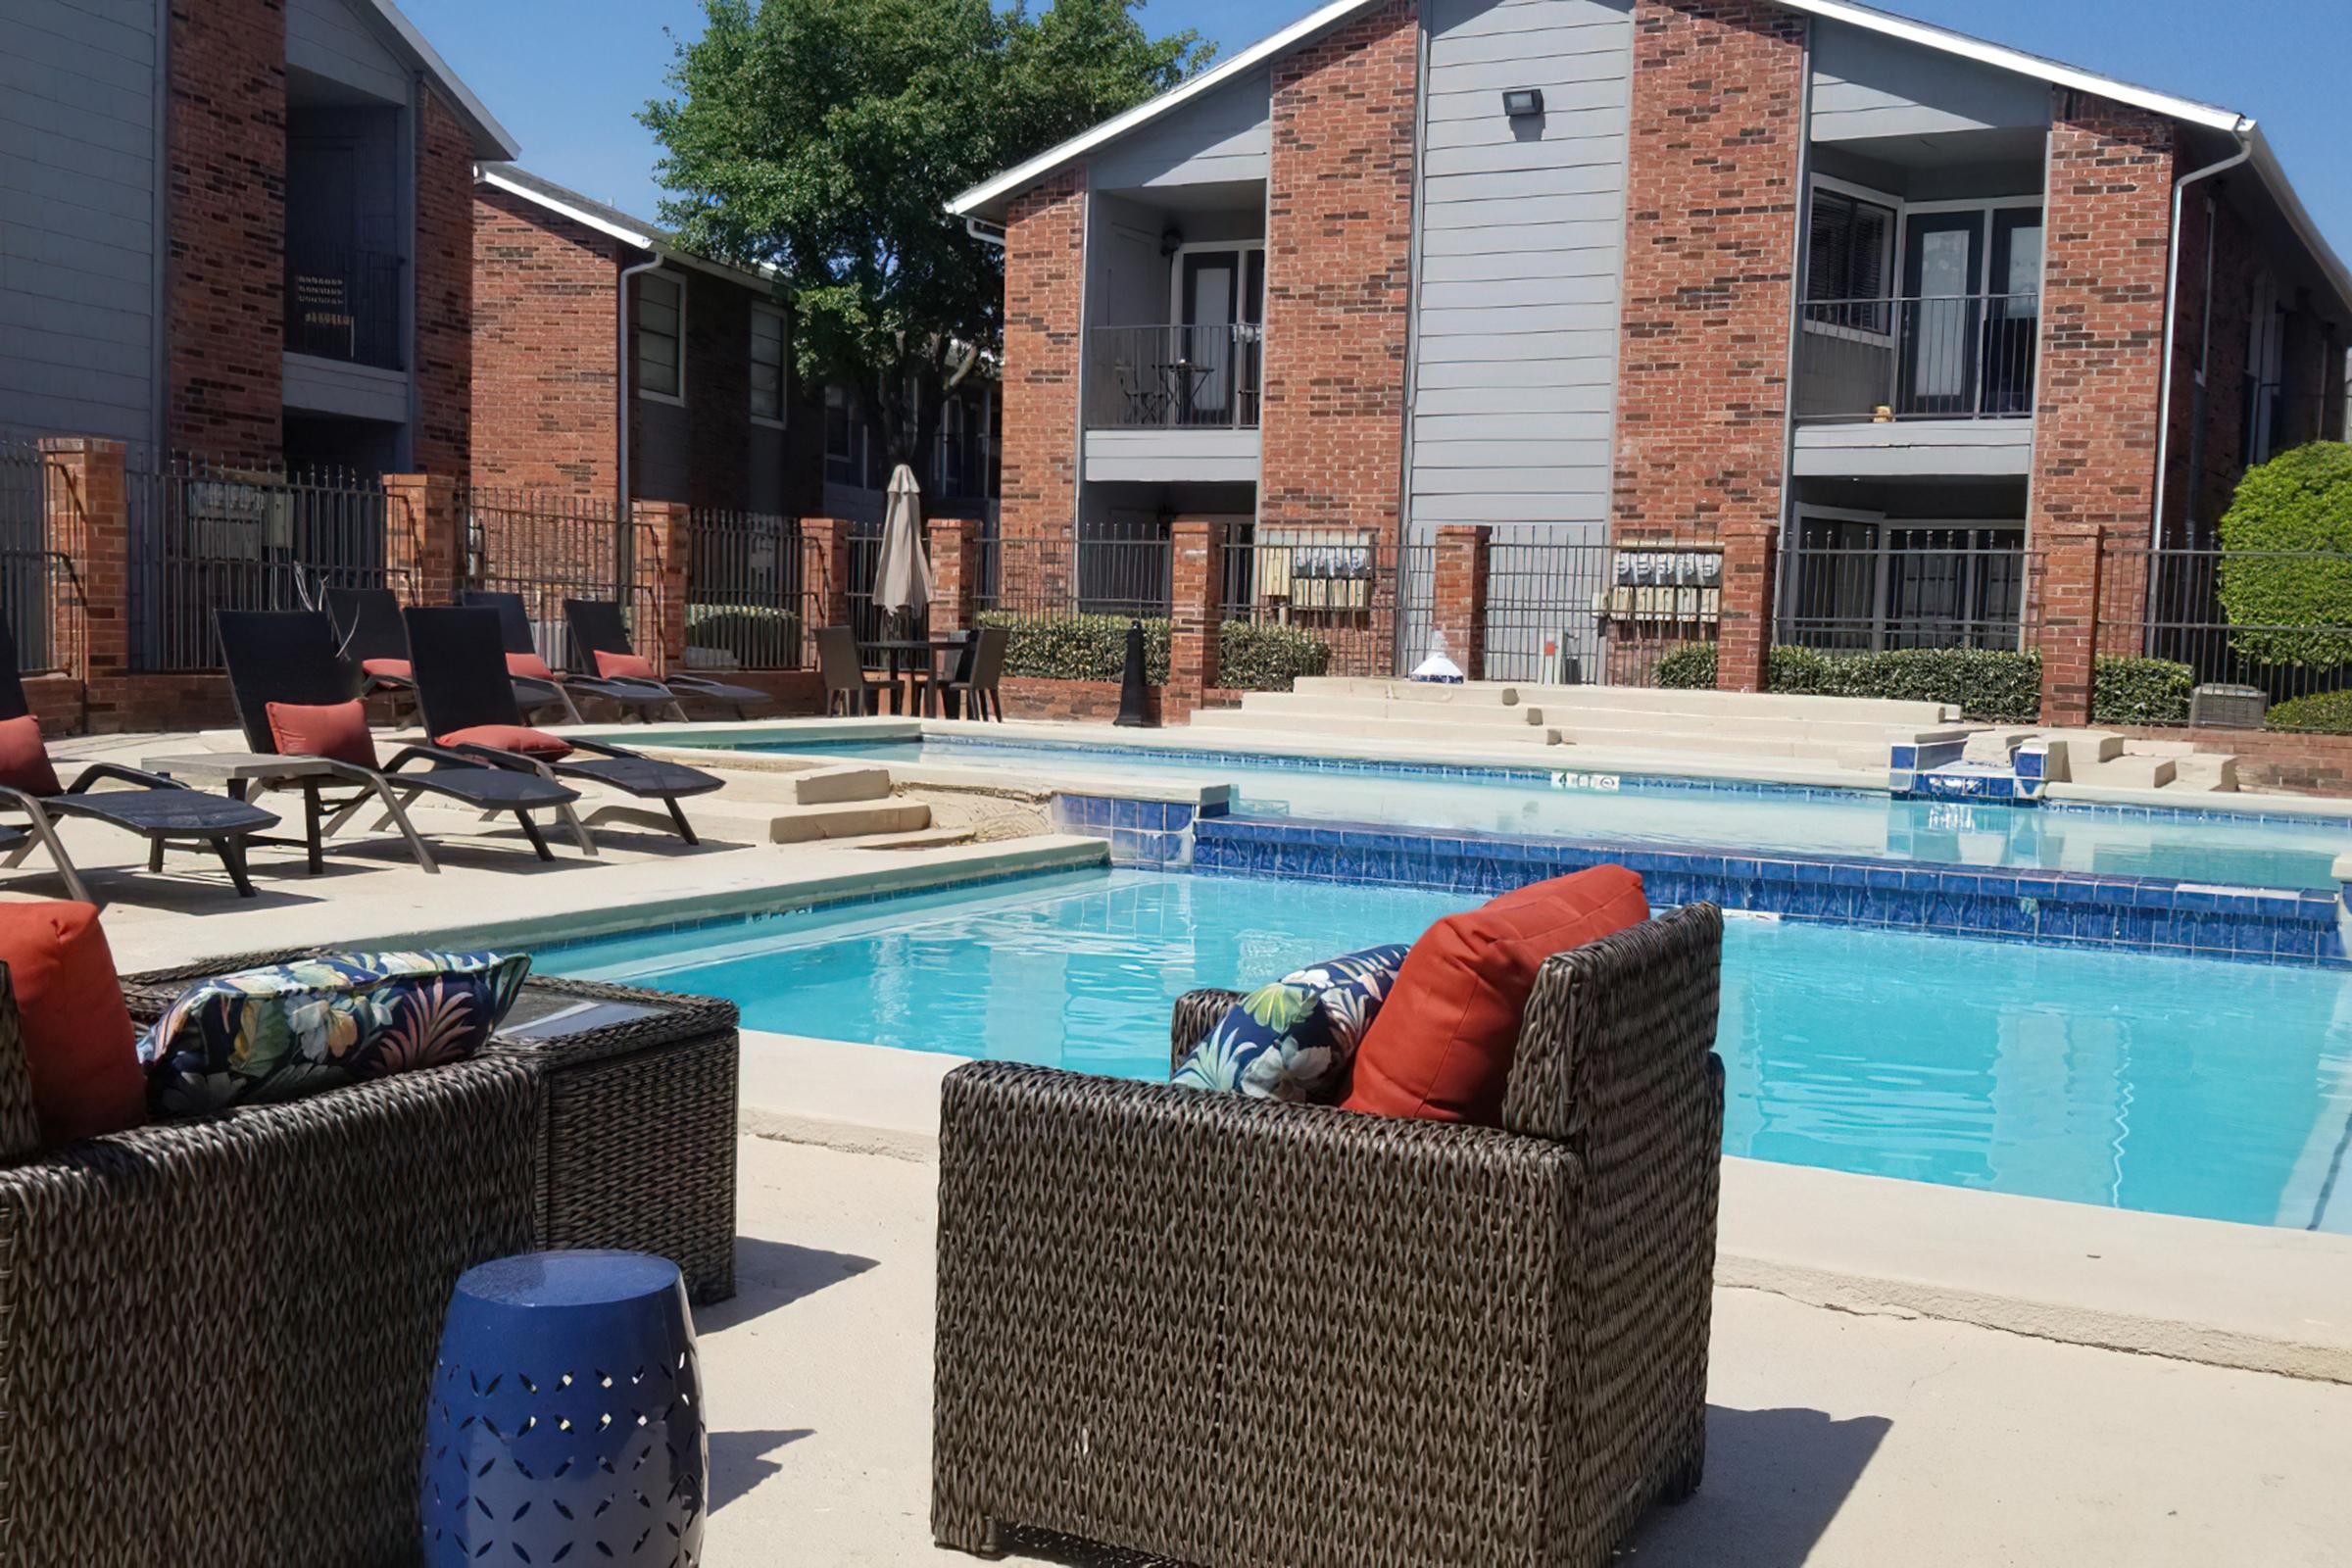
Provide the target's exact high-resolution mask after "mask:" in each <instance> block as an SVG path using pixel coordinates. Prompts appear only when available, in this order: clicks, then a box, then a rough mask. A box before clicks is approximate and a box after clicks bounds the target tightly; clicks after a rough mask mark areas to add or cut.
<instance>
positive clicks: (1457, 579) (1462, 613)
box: [1408, 522, 1495, 680]
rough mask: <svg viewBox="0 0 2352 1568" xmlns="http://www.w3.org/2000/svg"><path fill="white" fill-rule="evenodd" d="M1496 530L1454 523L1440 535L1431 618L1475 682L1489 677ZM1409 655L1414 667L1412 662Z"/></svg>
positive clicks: (1448, 650)
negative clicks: (1490, 588)
mask: <svg viewBox="0 0 2352 1568" xmlns="http://www.w3.org/2000/svg"><path fill="white" fill-rule="evenodd" d="M1494 533H1495V530H1494V529H1492V528H1489V527H1486V526H1484V525H1478V526H1473V525H1471V524H1468V523H1455V522H1449V523H1447V524H1446V525H1445V526H1444V527H1442V528H1440V529H1439V530H1438V547H1437V564H1436V567H1435V570H1434V571H1433V573H1432V576H1433V578H1434V587H1433V590H1432V593H1431V596H1430V597H1431V606H1432V611H1431V615H1432V620H1433V623H1434V624H1435V626H1436V627H1437V629H1438V630H1439V631H1441V632H1443V633H1445V634H1446V655H1447V657H1448V658H1450V659H1452V661H1453V662H1455V663H1456V664H1459V665H1460V666H1461V670H1462V673H1463V675H1465V676H1466V677H1468V678H1469V679H1471V680H1484V679H1486V678H1487V569H1488V560H1489V556H1488V548H1489V541H1491V540H1492V539H1493V537H1494ZM1408 662H1412V661H1411V660H1410V657H1409V654H1408Z"/></svg>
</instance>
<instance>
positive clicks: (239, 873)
mask: <svg viewBox="0 0 2352 1568" xmlns="http://www.w3.org/2000/svg"><path fill="white" fill-rule="evenodd" d="M30 711H31V709H30V708H28V707H27V706H26V705H25V682H24V679H23V677H22V676H21V675H20V673H19V672H18V669H17V638H16V634H15V632H14V631H12V630H11V629H10V628H9V627H8V626H7V625H5V624H0V720H5V719H11V718H22V717H24V716H25V714H26V713H28V712H30ZM93 784H127V785H129V786H131V787H130V788H128V789H120V790H94V789H92V788H91V787H90V786H91V785H93ZM0 811H21V812H23V813H24V815H25V818H26V821H27V823H28V825H29V826H30V828H31V830H32V831H31V833H30V834H29V836H28V835H25V834H22V833H19V834H17V835H16V837H15V838H14V839H13V840H10V841H8V842H7V843H5V844H0V849H4V850H5V851H6V858H5V859H0V865H5V866H10V867H14V866H17V865H21V864H23V863H24V860H25V857H26V856H28V855H30V854H31V853H32V852H33V850H34V849H35V848H36V847H38V848H41V849H45V850H47V851H48V852H49V859H50V862H51V863H52V864H54V865H55V866H56V867H57V874H58V875H59V876H61V877H63V878H64V879H65V883H66V891H67V893H68V894H70V895H71V896H72V897H73V898H75V899H78V900H80V901H81V902H82V903H84V904H94V903H96V902H97V901H96V900H95V899H92V898H91V897H90V890H89V889H88V888H87V887H85V886H83V884H82V880H81V873H80V872H79V871H78V870H76V869H74V866H73V858H71V857H70V856H68V855H67V854H66V847H65V845H63V844H61V843H60V842H58V837H57V827H56V820H57V818H59V817H61V816H86V817H88V818H89V819H90V820H92V821H94V822H104V823H106V824H107V825H108V826H109V827H119V828H121V829H122V830H123V832H125V833H136V834H138V835H139V836H140V837H141V838H143V839H145V840H146V841H147V869H149V870H150V871H161V870H162V869H163V868H164V851H165V850H166V849H167V848H172V847H175V846H176V847H185V848H189V849H196V848H203V849H209V850H211V851H212V852H213V853H214V854H215V855H217V856H219V857H220V858H221V865H222V866H223V867H224V868H226V870H227V872H228V880H229V881H230V883H231V884H233V885H234V886H235V888H236V890H237V897H239V898H241V899H250V898H252V897H253V880H252V878H250V877H249V876H247V875H246V874H245V850H246V842H247V841H248V840H249V839H251V838H252V837H253V836H254V835H255V834H257V833H260V832H262V831H263V830H264V829H266V828H272V827H275V826H277V818H276V817H274V816H272V815H271V814H270V813H269V812H268V811H265V810H263V809H261V808H260V807H258V806H248V805H247V804H246V803H244V802H243V801H232V800H230V799H228V797H226V796H224V795H207V794H205V793H203V792H202V791H200V790H192V789H190V788H188V786H186V785H185V784H182V783H180V782H179V781H178V780H177V779H169V778H166V777H164V776H163V775H162V774H161V773H149V772H146V771H144V770H143V769H140V768H135V767H125V766H123V764H122V763H120V762H93V763H92V764H90V765H89V766H88V767H85V768H83V769H82V770H81V774H80V776H79V777H77V778H76V779H74V780H73V783H72V784H71V785H68V786H67V787H66V788H65V789H63V790H61V791H59V792H58V793H56V794H54V795H35V794H33V793H31V792H30V791H27V790H19V789H10V788H8V787H6V786H4V785H0Z"/></svg>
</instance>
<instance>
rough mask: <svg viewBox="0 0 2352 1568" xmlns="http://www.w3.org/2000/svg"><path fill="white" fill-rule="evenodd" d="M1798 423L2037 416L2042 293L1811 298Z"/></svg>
mask: <svg viewBox="0 0 2352 1568" xmlns="http://www.w3.org/2000/svg"><path fill="white" fill-rule="evenodd" d="M1799 315H1800V319H1801V323H1802V325H1801V329H1800V330H1799V332H1798V334H1797V349H1796V382H1795V387H1794V391H1793V396H1794V398H1795V410H1796V417H1797V418H1798V419H1800V420H1836V421H1844V420H1859V419H1872V418H1891V419H1995V418H2015V417H2023V416H2026V415H2030V414H2032V413H2033V412H2034V356H2035V353H2036V350H2037V345H2038V343H2039V341H2040V332H2041V296H2040V295H2038V294H1963V295H1954V296H1946V297H1940V298H1917V299H1896V298H1887V299H1851V300H1807V301H1806V302H1805V304H1804V306H1803V307H1802V309H1801V311H1800V313H1799Z"/></svg>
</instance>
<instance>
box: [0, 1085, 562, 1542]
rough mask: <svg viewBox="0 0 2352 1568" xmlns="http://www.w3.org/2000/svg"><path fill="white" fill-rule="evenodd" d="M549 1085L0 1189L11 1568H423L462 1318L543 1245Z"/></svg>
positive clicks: (424, 1100)
mask: <svg viewBox="0 0 2352 1568" xmlns="http://www.w3.org/2000/svg"><path fill="white" fill-rule="evenodd" d="M542 1110H543V1101H542V1098H541V1095H540V1091H539V1085H538V1083H537V1081H536V1079H535V1076H534V1074H533V1073H532V1071H531V1070H530V1068H529V1067H528V1065H526V1064H525V1063H523V1062H520V1061H514V1060H482V1061H471V1062H464V1063H460V1064H458V1065H456V1066H451V1067H440V1068H432V1069H428V1070H425V1071H422V1072H416V1073H409V1074H404V1075H402V1076H399V1077H395V1078H390V1079H385V1080H383V1081H381V1082H378V1083H372V1084H368V1085H366V1086H363V1087H360V1088H356V1089H348V1090H342V1091H338V1092H335V1093H331V1094H325V1095H319V1096H316V1097H314V1098H312V1099H309V1100H304V1101H299V1102H296V1103H292V1104H283V1105H266V1106H257V1107H253V1108H250V1109H245V1110H239V1111H235V1112H232V1113H230V1114H228V1115H225V1116H221V1117H218V1118H213V1119H208V1120H204V1121H193V1122H181V1123H173V1124H170V1125H159V1126H153V1127H148V1128H143V1129H141V1130H139V1131H137V1132H132V1133H124V1134H119V1135H116V1136H113V1137H109V1138H103V1139H98V1140H93V1141H91V1142H88V1143H83V1144H77V1145H74V1146H73V1147H72V1148H70V1149H67V1150H64V1151H61V1152H55V1153H52V1154H50V1155H47V1156H45V1157H43V1158H41V1159H39V1160H37V1161H35V1162H33V1163H30V1164H25V1165H20V1166H17V1167H15V1168H13V1169H10V1170H6V1171H0V1564H7V1565H9V1568H33V1565H40V1568H48V1565H66V1564H73V1565H87V1564H94V1563H105V1564H108V1565H109V1568H184V1565H188V1564H196V1563H201V1564H204V1565H205V1568H243V1565H247V1564H251V1565H254V1568H263V1565H270V1568H276V1565H281V1564H288V1563H304V1564H314V1563H316V1564H334V1565H345V1564H352V1565H372V1564H386V1565H389V1564H394V1563H400V1564H410V1563H414V1562H416V1560H417V1552H418V1549H419V1542H418V1535H417V1496H416V1469H417V1456H418V1454H419V1451H420V1444H421V1441H422V1434H423V1412H424V1400H425V1397H426V1393H427V1391H428V1389H429V1388H430V1385H431V1379H432V1370H433V1351H434V1345H435V1342H436V1341H437V1340H438V1338H439V1335H440V1325H441V1315H442V1311H443V1308H444V1306H445V1305H446V1303H447V1301H448V1299H449V1292H450V1288H451V1286H452V1285H453V1284H454V1283H455V1282H456V1280H457V1277H458V1275H459V1274H460V1273H461V1272H463V1271H464V1270H465V1269H466V1268H467V1267H470V1266H471V1265H472V1264H475V1263H478V1262H481V1261H484V1260H485V1259H488V1258H491V1257H496V1256H500V1255H502V1254H505V1253H508V1252H513V1251H516V1250H523V1249H527V1248H529V1247H530V1246H531V1245H532V1242H533V1232H532V1163H533V1152H534V1150H535V1149H536V1148H537V1146H538V1143H539V1137H540V1132H539V1125H538V1124H539V1119H540V1116H541V1114H542Z"/></svg>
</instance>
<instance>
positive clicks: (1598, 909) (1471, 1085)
mask: <svg viewBox="0 0 2352 1568" xmlns="http://www.w3.org/2000/svg"><path fill="white" fill-rule="evenodd" d="M1648 918H1649V904H1648V901H1647V900H1645V899H1644V898H1643V897H1642V879H1641V878H1640V877H1639V876H1637V875H1635V874H1634V873H1633V872H1631V871H1628V870H1626V869H1625V868H1624V867H1622V866H1615V865H1603V866H1595V867H1594V868H1593V869H1592V870H1590V871H1580V872H1578V873H1577V874H1576V875H1574V876H1566V877H1560V878H1558V879H1557V880H1555V881H1550V882H1542V883H1538V884H1537V885H1536V886H1534V887H1531V888H1521V889H1520V890H1519V891H1517V892H1516V893H1509V894H1505V895H1504V896H1503V897H1501V898H1499V899H1496V900H1495V902H1494V903H1492V904H1489V905H1487V906H1485V907H1482V908H1477V909H1471V910H1469V911H1467V912H1466V913H1462V914H1457V915H1453V916H1451V917H1450V918H1448V919H1445V920H1440V921H1439V922H1438V923H1437V924H1436V925H1434V926H1431V927H1430V928H1429V930H1428V932H1427V933H1425V934H1424V935H1423V936H1422V938H1421V940H1420V941H1418V942H1416V943H1414V944H1413V951H1412V952H1411V953H1410V954H1409V955H1407V956H1406V957H1405V960H1404V967H1403V969H1402V970H1401V971H1399V972H1398V974H1397V985H1396V989H1394V990H1393V991H1391V992H1390V993H1389V1000H1388V1001H1387V1002H1386V1003H1385V1004H1384V1005H1382V1007H1381V1009H1380V1016H1379V1017H1377V1018H1375V1019H1373V1020H1372V1027H1371V1028H1370V1029H1369V1030H1367V1031H1365V1034H1364V1042H1363V1045H1362V1046H1361V1047H1360V1048H1359V1049H1358V1050H1357V1052H1356V1054H1355V1082H1354V1085H1353V1087H1352V1088H1351V1089H1350V1090H1349V1092H1348V1099H1347V1101H1346V1104H1347V1107H1348V1109H1349V1110H1362V1111H1370V1112H1372V1113H1373V1114H1375V1115H1381V1116H1412V1117H1418V1118H1421V1119H1423V1120H1426V1121H1457V1122H1472V1123H1476V1124H1478V1125H1480V1126H1487V1127H1492V1126H1497V1125H1499V1124H1500V1123H1501V1121H1502V1101H1503V1092H1504V1090H1505V1089H1506V1088H1507V1087H1508V1086H1509V1083H1510V1075H1511V1057H1512V1054H1513V1053H1514V1052H1516V1050H1517V1049H1518V1045H1519V1023H1520V1017H1521V1014H1523V1013H1525V1012H1526V1010H1527V999H1528V996H1529V994H1530V993H1531V992H1533V991H1534V990H1535V988H1536V972H1537V971H1538V970H1539V969H1541V968H1542V967H1543V966H1544V959H1546V958H1548V957H1550V956H1552V955H1553V954H1555V953H1565V952H1567V951H1569V950H1570V949H1572V948H1580V947H1583V946H1584V945H1585V944H1586V943H1588V942H1592V941H1594V940H1596V939H1598V938H1600V937H1605V936H1607V935H1608V934H1609V933H1610V932H1612V931H1622V930H1624V929H1625V928H1626V927H1627V926H1630V925H1639V924H1640V923H1641V922H1642V921H1643V920H1646V919H1648Z"/></svg>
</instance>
